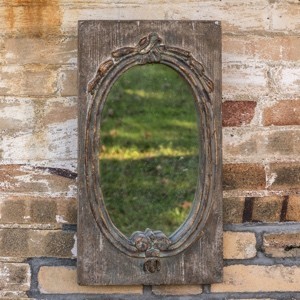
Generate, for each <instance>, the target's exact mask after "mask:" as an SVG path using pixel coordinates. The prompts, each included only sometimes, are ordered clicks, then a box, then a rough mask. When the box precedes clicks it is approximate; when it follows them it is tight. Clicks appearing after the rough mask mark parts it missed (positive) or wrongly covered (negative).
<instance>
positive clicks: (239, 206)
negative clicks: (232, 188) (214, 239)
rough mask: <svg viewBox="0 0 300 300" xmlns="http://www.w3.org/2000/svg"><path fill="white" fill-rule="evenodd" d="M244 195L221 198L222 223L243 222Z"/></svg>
mask: <svg viewBox="0 0 300 300" xmlns="http://www.w3.org/2000/svg"><path fill="white" fill-rule="evenodd" d="M244 206H245V199H244V197H236V198H233V197H232V198H223V222H224V224H233V223H243V212H244Z"/></svg>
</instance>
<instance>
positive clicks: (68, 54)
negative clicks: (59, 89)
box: [0, 36, 77, 65]
mask: <svg viewBox="0 0 300 300" xmlns="http://www.w3.org/2000/svg"><path fill="white" fill-rule="evenodd" d="M0 61H2V62H3V64H5V65H14V64H23V65H25V64H52V65H66V64H76V63H77V38H76V37H61V36H51V37H47V36H46V37H44V38H38V37H36V38H34V37H27V36H25V37H19V38H12V37H7V38H3V39H2V40H0Z"/></svg>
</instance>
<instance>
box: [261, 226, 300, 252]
mask: <svg viewBox="0 0 300 300" xmlns="http://www.w3.org/2000/svg"><path fill="white" fill-rule="evenodd" d="M263 248H264V252H265V254H266V255H267V256H271V257H299V256H300V232H281V233H265V234H264V239H263Z"/></svg>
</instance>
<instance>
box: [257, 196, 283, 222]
mask: <svg viewBox="0 0 300 300" xmlns="http://www.w3.org/2000/svg"><path fill="white" fill-rule="evenodd" d="M282 202H283V197H280V196H269V197H255V198H254V203H253V212H252V220H253V221H254V222H279V221H280V215H281V210H282Z"/></svg>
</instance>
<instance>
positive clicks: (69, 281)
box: [38, 266, 143, 294]
mask: <svg viewBox="0 0 300 300" xmlns="http://www.w3.org/2000/svg"><path fill="white" fill-rule="evenodd" d="M38 281H39V288H40V291H41V293H42V294H68V293H71V294H80V293H82V294H142V293H143V287H142V286H140V285H136V286H80V285H78V284H77V274H76V268H75V267H64V266H53V267H46V266H45V267H41V268H40V271H39V274H38Z"/></svg>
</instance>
